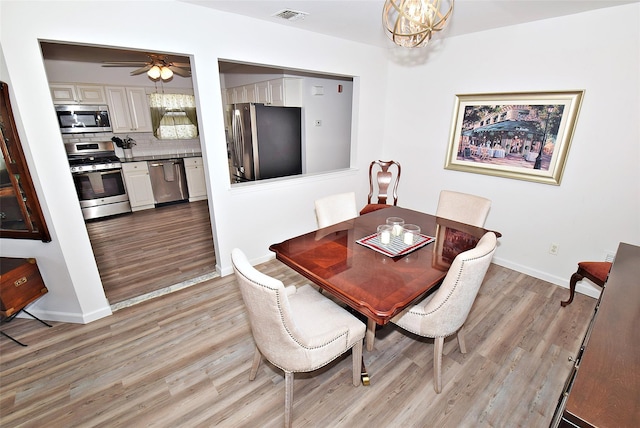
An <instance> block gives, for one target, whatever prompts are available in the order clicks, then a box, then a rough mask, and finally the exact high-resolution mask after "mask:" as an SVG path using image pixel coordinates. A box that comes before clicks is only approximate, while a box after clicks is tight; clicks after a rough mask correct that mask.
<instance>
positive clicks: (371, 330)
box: [365, 318, 376, 351]
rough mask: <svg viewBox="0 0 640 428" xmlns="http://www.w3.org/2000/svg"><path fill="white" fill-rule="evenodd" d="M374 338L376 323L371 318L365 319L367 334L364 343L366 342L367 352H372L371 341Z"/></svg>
mask: <svg viewBox="0 0 640 428" xmlns="http://www.w3.org/2000/svg"><path fill="white" fill-rule="evenodd" d="M375 337H376V322H375V321H374V320H372V319H371V318H367V333H366V335H365V342H367V351H373V340H374V338H375Z"/></svg>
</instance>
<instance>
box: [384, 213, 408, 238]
mask: <svg viewBox="0 0 640 428" xmlns="http://www.w3.org/2000/svg"><path fill="white" fill-rule="evenodd" d="M387 225H388V226H391V235H392V236H400V235H401V234H402V226H404V219H401V218H400V217H389V218H387Z"/></svg>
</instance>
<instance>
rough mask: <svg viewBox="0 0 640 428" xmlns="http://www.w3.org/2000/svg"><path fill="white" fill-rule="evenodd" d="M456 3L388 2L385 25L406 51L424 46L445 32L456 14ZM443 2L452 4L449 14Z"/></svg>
mask: <svg viewBox="0 0 640 428" xmlns="http://www.w3.org/2000/svg"><path fill="white" fill-rule="evenodd" d="M453 2H454V0H444V1H441V0H385V2H384V8H383V10H382V22H383V24H384V28H385V30H386V33H387V35H388V36H389V38H390V39H391V40H393V42H394V43H395V44H397V45H398V46H402V47H405V48H416V47H423V46H426V45H427V43H429V40H431V36H432V35H433V33H434V32H436V31H440V30H442V29H443V28H444V27H445V26H446V24H447V20H448V19H449V17H450V16H451V13H452V12H453ZM442 3H445V6H446V5H449V8H448V10H447V11H446V12H442V11H441V10H440V9H441V7H442V6H443V5H442Z"/></svg>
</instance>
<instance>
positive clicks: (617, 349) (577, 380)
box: [552, 243, 640, 428]
mask: <svg viewBox="0 0 640 428" xmlns="http://www.w3.org/2000/svg"><path fill="white" fill-rule="evenodd" d="M639 282H640V247H638V246H635V245H630V244H625V243H621V244H620V246H619V247H618V251H617V253H616V259H615V262H614V263H613V267H612V268H611V272H610V274H609V279H608V281H607V283H606V285H605V288H604V290H603V291H602V295H601V296H600V300H599V302H598V305H597V306H596V310H595V313H594V316H593V319H592V322H591V325H590V326H589V328H588V330H587V334H586V335H585V338H584V341H583V343H582V347H581V349H580V352H579V353H578V356H577V358H576V363H575V366H574V370H573V371H572V373H571V374H570V376H569V379H567V383H566V387H565V391H563V394H562V396H561V399H560V406H559V408H558V411H557V413H556V415H557V417H556V418H554V420H553V421H552V426H560V427H599V428H606V427H615V428H624V427H633V428H636V427H639V426H640V405H639V404H638V403H639V401H638V400H639V399H640V353H639V352H640V333H638V331H639V330H638V324H640V284H639Z"/></svg>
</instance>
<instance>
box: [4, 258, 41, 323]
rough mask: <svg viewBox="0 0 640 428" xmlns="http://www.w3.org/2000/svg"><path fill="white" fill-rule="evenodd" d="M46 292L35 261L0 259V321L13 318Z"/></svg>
mask: <svg viewBox="0 0 640 428" xmlns="http://www.w3.org/2000/svg"><path fill="white" fill-rule="evenodd" d="M46 292H47V287H45V285H44V282H43V281H42V277H41V276H40V271H39V270H38V265H37V264H36V261H35V259H16V258H10V257H2V258H0V317H1V318H0V319H2V320H4V319H6V318H10V317H12V316H15V314H17V313H18V312H20V311H21V310H22V309H23V308H24V307H25V306H27V305H28V304H29V303H31V302H33V301H34V300H36V299H38V298H39V297H40V296H42V295H43V294H45V293H46Z"/></svg>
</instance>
